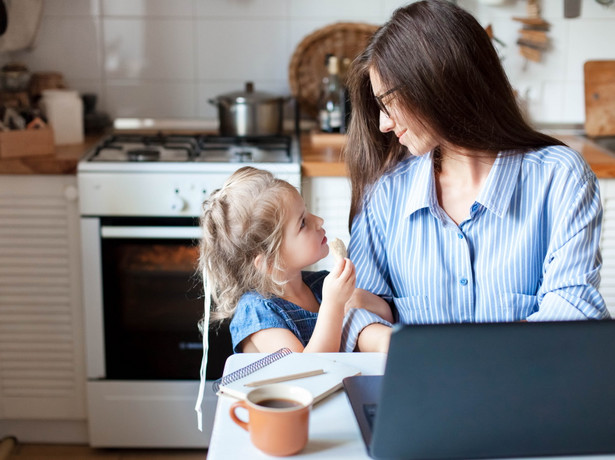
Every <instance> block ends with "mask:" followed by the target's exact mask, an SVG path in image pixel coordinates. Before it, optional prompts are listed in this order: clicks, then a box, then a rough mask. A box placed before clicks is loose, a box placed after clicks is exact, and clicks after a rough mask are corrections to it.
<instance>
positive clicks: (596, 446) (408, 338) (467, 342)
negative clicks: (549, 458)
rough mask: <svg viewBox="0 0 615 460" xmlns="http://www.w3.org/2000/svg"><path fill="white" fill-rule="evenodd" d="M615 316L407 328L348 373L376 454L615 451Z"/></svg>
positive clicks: (346, 384) (410, 456) (368, 440)
mask: <svg viewBox="0 0 615 460" xmlns="http://www.w3.org/2000/svg"><path fill="white" fill-rule="evenodd" d="M614 355H615V321H610V320H605V321H582V322H581V321H574V322H546V323H545V322H542V323H489V324H444V325H421V326H398V325H396V326H395V327H394V329H393V333H392V337H391V343H390V347H389V353H388V356H387V361H386V368H385V372H384V375H382V376H356V377H348V378H345V379H344V388H345V390H346V394H347V396H348V399H349V401H350V404H351V406H352V409H353V412H354V414H355V416H356V419H357V422H358V424H359V427H360V429H361V434H362V436H363V440H364V441H365V445H366V448H367V451H368V453H369V455H370V456H371V457H372V458H376V459H384V458H404V459H444V458H448V459H456V458H459V459H462V458H463V459H467V458H497V457H526V456H542V455H575V454H600V453H615V365H614V363H613V359H614V358H613V357H614Z"/></svg>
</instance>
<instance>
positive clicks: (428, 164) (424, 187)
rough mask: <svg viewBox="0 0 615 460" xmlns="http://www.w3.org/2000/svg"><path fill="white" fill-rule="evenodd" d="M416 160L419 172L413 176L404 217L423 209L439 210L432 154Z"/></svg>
mask: <svg viewBox="0 0 615 460" xmlns="http://www.w3.org/2000/svg"><path fill="white" fill-rule="evenodd" d="M415 158H416V159H415V161H416V168H417V170H416V173H415V174H413V175H412V179H411V180H412V183H411V184H410V187H409V189H408V201H407V202H406V209H405V212H404V217H408V216H410V215H412V214H413V213H415V212H416V211H418V210H419V209H423V208H431V209H437V207H436V205H437V202H438V199H437V196H436V187H435V185H436V183H435V178H434V171H433V156H432V152H429V153H427V154H425V155H421V156H420V157H415Z"/></svg>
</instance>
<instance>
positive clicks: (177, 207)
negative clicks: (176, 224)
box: [171, 195, 187, 212]
mask: <svg viewBox="0 0 615 460" xmlns="http://www.w3.org/2000/svg"><path fill="white" fill-rule="evenodd" d="M186 204H187V203H186V200H184V199H183V198H182V197H181V196H179V195H173V198H171V211H175V212H182V211H183V210H184V209H186Z"/></svg>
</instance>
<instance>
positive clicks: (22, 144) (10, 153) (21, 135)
mask: <svg viewBox="0 0 615 460" xmlns="http://www.w3.org/2000/svg"><path fill="white" fill-rule="evenodd" d="M52 153H55V145H54V143H53V131H52V130H51V128H49V127H48V126H45V127H43V128H38V129H20V130H13V131H2V132H0V158H19V157H26V156H35V155H49V154H52Z"/></svg>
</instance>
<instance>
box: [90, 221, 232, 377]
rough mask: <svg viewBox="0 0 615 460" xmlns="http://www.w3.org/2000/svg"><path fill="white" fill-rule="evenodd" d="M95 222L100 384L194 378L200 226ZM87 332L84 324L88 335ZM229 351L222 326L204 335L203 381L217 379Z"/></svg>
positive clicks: (199, 312) (197, 364)
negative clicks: (206, 341)
mask: <svg viewBox="0 0 615 460" xmlns="http://www.w3.org/2000/svg"><path fill="white" fill-rule="evenodd" d="M95 220H97V221H98V225H95V226H96V227H98V229H97V230H96V231H97V233H98V245H99V249H100V255H99V260H100V275H99V277H100V280H101V287H100V291H101V295H102V300H101V302H100V306H101V309H102V311H101V312H100V313H99V315H98V316H99V318H100V320H101V321H100V322H101V323H102V324H101V326H102V335H100V332H99V331H93V333H94V334H95V336H96V335H97V334H98V335H99V336H100V338H101V339H102V347H100V345H99V347H100V348H102V349H101V350H100V352H102V355H101V354H100V353H99V356H102V361H103V364H104V376H103V377H102V378H105V379H109V380H184V379H189V380H196V379H198V378H199V368H200V363H201V357H202V350H203V345H202V338H201V334H200V332H199V330H198V327H197V323H198V321H199V319H200V318H201V317H202V316H203V288H202V283H201V278H200V276H199V274H198V271H197V266H198V255H199V249H198V238H199V234H200V231H199V227H198V221H197V220H196V219H193V218H172V219H169V218H100V219H95ZM90 231H92V230H90ZM86 308H87V307H86ZM87 324H89V321H88V322H87ZM101 326H96V327H98V328H100V327H101ZM88 328H89V326H88V325H86V332H88V333H89V332H90V331H89V330H88ZM88 343H89V341H88ZM231 353H232V348H231V343H230V335H229V333H228V326H227V325H223V326H222V327H221V328H220V329H218V328H216V329H210V332H209V353H208V364H207V379H208V380H212V379H217V378H218V377H220V376H221V375H222V370H223V366H224V361H225V360H226V358H227V357H228V356H229V355H230V354H231ZM89 354H90V353H89V350H88V355H89Z"/></svg>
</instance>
